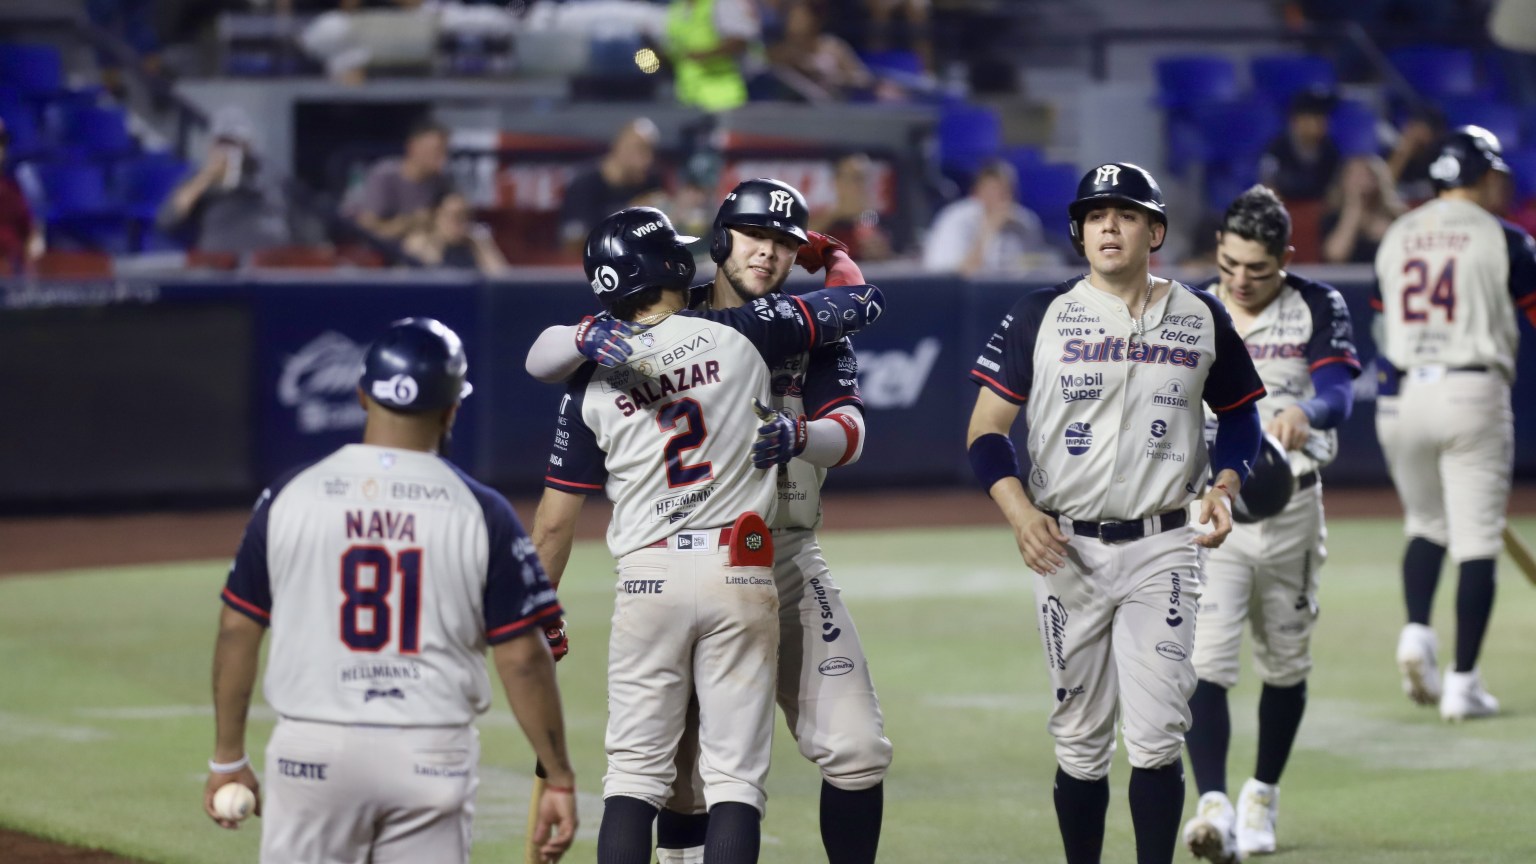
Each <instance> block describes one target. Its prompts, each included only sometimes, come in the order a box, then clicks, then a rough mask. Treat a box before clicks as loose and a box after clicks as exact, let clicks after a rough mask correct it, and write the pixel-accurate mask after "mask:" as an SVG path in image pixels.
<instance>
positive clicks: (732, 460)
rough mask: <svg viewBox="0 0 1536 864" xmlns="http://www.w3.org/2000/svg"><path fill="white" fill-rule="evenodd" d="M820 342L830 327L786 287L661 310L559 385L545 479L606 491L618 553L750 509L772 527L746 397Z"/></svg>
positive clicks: (765, 395) (767, 482) (762, 393)
mask: <svg viewBox="0 0 1536 864" xmlns="http://www.w3.org/2000/svg"><path fill="white" fill-rule="evenodd" d="M850 320H851V319H850ZM825 338H836V334H833V333H831V332H830V331H828V330H826V329H825V328H822V327H818V326H816V321H815V319H814V318H813V317H812V316H811V314H810V311H809V309H807V308H806V307H805V305H804V303H802V302H800V301H798V299H797V298H794V297H789V296H783V295H781V296H778V297H774V298H763V299H759V300H754V301H752V302H751V303H748V304H747V305H745V306H741V307H737V308H734V309H725V310H717V311H694V310H685V311H682V312H678V313H676V314H674V315H672V316H670V317H668V318H666V319H665V320H663V321H662V322H661V323H659V324H657V325H656V326H654V327H652V328H650V329H648V330H646V331H644V332H642V333H641V334H639V335H638V336H635V337H632V339H631V343H632V344H633V346H634V349H635V350H634V353H633V354H632V355H631V356H630V359H629V360H628V362H626V363H625V364H624V365H623V366H620V367H618V368H616V369H600V368H599V367H598V366H597V365H596V364H594V363H587V364H585V365H584V366H582V367H581V369H580V370H579V371H578V372H577V373H576V375H574V376H573V377H572V378H571V380H570V381H569V382H568V384H567V388H566V394H565V396H564V397H563V398H562V400H561V403H560V415H559V418H558V419H557V420H556V424H557V425H556V427H555V442H554V447H553V449H552V451H551V453H550V457H549V465H548V469H547V473H546V475H545V480H544V482H545V485H547V486H550V487H551V488H554V489H560V490H562V491H566V492H574V493H578V494H592V493H595V492H598V491H606V493H607V495H608V497H609V499H610V500H612V501H613V503H614V507H613V518H612V519H611V520H610V521H609V523H608V548H609V551H610V552H611V553H612V554H613V556H614V557H615V558H618V557H622V556H624V555H626V554H628V553H629V552H632V551H634V550H636V549H640V548H643V547H645V546H648V545H650V544H651V543H653V542H655V541H657V540H660V539H663V538H665V537H669V536H671V535H673V534H676V533H678V532H680V531H685V530H687V529H690V528H719V527H724V526H726V525H730V524H732V523H733V522H735V521H736V517H737V516H740V515H741V514H742V513H745V512H748V511H753V512H756V513H759V514H760V515H762V516H763V518H764V519H767V520H769V522H770V523H772V522H773V520H774V516H775V512H776V505H777V500H776V499H777V474H778V472H776V471H769V470H763V469H760V468H756V467H754V466H753V465H752V457H751V450H752V444H753V442H754V441H755V440H756V437H757V427H758V426H759V425H761V421H759V420H758V419H757V415H756V413H755V412H754V411H753V410H752V400H753V398H754V397H755V398H757V399H760V400H762V401H763V402H764V403H765V404H767V403H769V402H770V398H771V394H772V388H771V386H770V366H781V365H783V364H785V363H788V362H789V361H790V360H791V359H792V358H794V357H797V356H802V355H806V354H807V353H808V352H811V351H815V350H817V349H819V348H820V347H821V346H822V340H823V339H825ZM786 392H788V391H787V389H786ZM700 536H701V537H703V536H704V535H702V534H701V535H700ZM704 542H706V543H708V542H710V540H709V538H708V537H705V539H704ZM701 551H709V550H708V547H706V548H705V549H704V550H701Z"/></svg>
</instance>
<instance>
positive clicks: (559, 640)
mask: <svg viewBox="0 0 1536 864" xmlns="http://www.w3.org/2000/svg"><path fill="white" fill-rule="evenodd" d="M544 639H545V641H547V642H549V653H551V654H553V655H555V662H556V663H559V662H560V658H561V657H564V656H565V655H567V654H569V653H571V637H570V636H567V635H566V633H565V619H564V618H561V619H560V623H559V624H551V625H549V626H548V627H545V628H544Z"/></svg>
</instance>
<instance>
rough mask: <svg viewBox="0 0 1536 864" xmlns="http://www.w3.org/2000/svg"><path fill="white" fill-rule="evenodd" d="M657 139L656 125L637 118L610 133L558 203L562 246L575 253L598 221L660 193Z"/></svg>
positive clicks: (647, 120)
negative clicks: (602, 152) (598, 157)
mask: <svg viewBox="0 0 1536 864" xmlns="http://www.w3.org/2000/svg"><path fill="white" fill-rule="evenodd" d="M660 139H661V133H660V132H658V131H657V129H656V124H655V123H652V122H651V121H650V119H648V118H646V117H636V118H635V119H633V120H631V121H629V123H627V124H625V126H624V128H623V129H620V130H619V134H617V135H615V136H614V138H613V143H612V144H610V145H609V146H608V154H607V155H606V156H604V157H603V158H602V161H600V162H598V163H597V164H596V165H595V166H593V167H592V168H591V169H590V170H588V171H587V172H586V173H584V174H579V175H577V177H576V179H574V180H572V181H571V185H570V186H567V187H566V190H565V200H564V201H563V202H562V203H561V205H560V240H561V242H562V243H563V244H564V245H565V247H566V248H567V249H569V250H572V251H580V249H581V247H582V244H583V243H585V242H586V239H587V234H588V233H589V232H591V230H592V229H593V228H595V227H597V223H599V222H601V221H603V220H604V219H606V218H608V217H609V216H610V215H611V214H613V213H616V212H618V211H620V210H623V209H624V208H625V207H630V206H635V205H637V204H638V203H639V202H638V199H640V198H642V197H645V196H648V195H654V194H656V193H659V192H661V190H662V186H661V174H660V173H659V172H657V170H656V144H657V142H658V141H659V140H660Z"/></svg>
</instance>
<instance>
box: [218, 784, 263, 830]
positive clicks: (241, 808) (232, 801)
mask: <svg viewBox="0 0 1536 864" xmlns="http://www.w3.org/2000/svg"><path fill="white" fill-rule="evenodd" d="M255 807H256V793H255V792H252V791H251V790H250V787H248V786H246V785H244V784H242V783H225V784H224V785H223V786H220V787H219V791H217V792H215V793H213V812H215V813H217V814H219V818H220V819H231V820H233V821H235V822H239V821H240V820H241V819H244V818H245V817H247V816H249V815H251V810H252V809H254V808H255Z"/></svg>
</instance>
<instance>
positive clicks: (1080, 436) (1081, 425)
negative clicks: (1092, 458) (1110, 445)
mask: <svg viewBox="0 0 1536 864" xmlns="http://www.w3.org/2000/svg"><path fill="white" fill-rule="evenodd" d="M1065 437H1066V442H1067V452H1068V453H1071V454H1072V455H1073V456H1081V455H1083V454H1084V453H1087V452H1088V448H1090V447H1092V446H1093V425H1092V424H1090V423H1087V422H1084V421H1078V422H1076V423H1069V424H1067V434H1066V436H1065Z"/></svg>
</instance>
